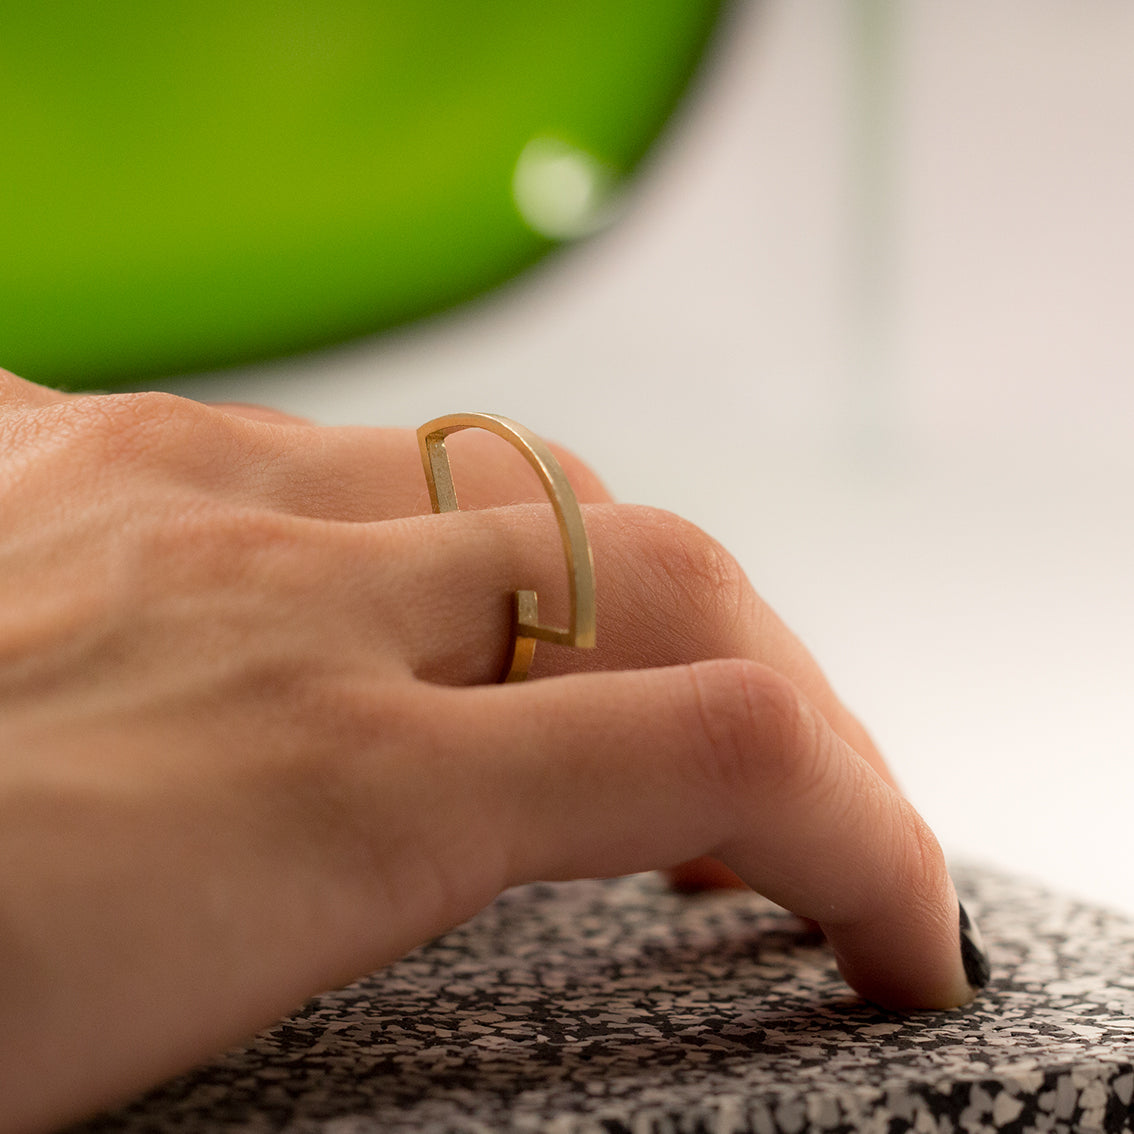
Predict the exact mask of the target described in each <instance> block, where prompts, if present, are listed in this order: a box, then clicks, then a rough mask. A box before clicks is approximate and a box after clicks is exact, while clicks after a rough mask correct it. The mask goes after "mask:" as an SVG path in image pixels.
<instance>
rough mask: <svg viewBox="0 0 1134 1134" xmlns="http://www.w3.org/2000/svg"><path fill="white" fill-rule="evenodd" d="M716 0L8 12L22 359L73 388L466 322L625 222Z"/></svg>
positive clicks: (36, 1) (15, 5)
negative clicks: (471, 308)
mask: <svg viewBox="0 0 1134 1134" xmlns="http://www.w3.org/2000/svg"><path fill="white" fill-rule="evenodd" d="M720 8H721V4H719V3H716V2H703V0H573V2H569V3H559V4H548V3H536V2H535V0H527V2H515V0H510V2H503V0H492V2H484V0H481V2H467V0H451V2H441V0H435V2H426V0H419V2H414V0H400V2H396V3H395V2H390V3H377V2H375V3H363V2H357V0H356V2H354V3H344V2H337V0H274V2H272V0H247V2H242V3H232V2H231V0H225V2H223V3H221V2H219V0H160V2H158V3H154V2H153V0H147V2H141V0H135V2H124V0H117V2H115V0H106V2H102V3H96V2H94V0H7V2H6V3H5V4H4V5H3V6H2V8H0V76H2V77H3V81H2V88H0V89H2V94H0V152H2V153H3V155H4V164H5V170H4V174H3V177H2V179H0V366H4V367H7V368H8V369H11V370H14V371H15V372H16V373H19V374H22V375H23V376H24V377H27V378H31V379H34V380H37V381H41V382H45V383H49V384H53V385H60V386H67V387H71V388H80V387H90V386H107V385H112V384H114V383H116V382H125V381H140V380H143V379H148V378H151V377H154V376H159V375H164V374H172V373H176V372H185V371H189V370H205V369H211V368H215V367H221V366H226V365H232V364H236V363H241V362H247V361H251V360H254V359H258V358H266V357H270V356H274V355H280V354H285V353H290V352H293V351H298V350H305V349H310V348H313V347H317V346H320V345H324V344H328V343H332V342H337V341H341V340H343V339H347V338H351V337H353V336H357V335H362V334H367V333H370V332H373V331H376V330H379V329H381V328H383V327H388V326H391V325H393V324H397V323H400V322H403V321H405V320H407V319H411V318H414V317H417V316H420V315H423V314H426V313H428V312H431V311H436V310H438V309H441V308H444V307H448V306H450V305H452V304H454V303H457V302H459V301H461V300H463V299H466V298H468V297H470V296H472V295H474V294H476V293H478V292H481V291H483V290H485V289H486V288H488V287H491V286H492V285H494V284H497V283H499V282H501V281H502V280H505V279H507V278H509V277H511V276H513V275H515V274H516V273H517V272H518V271H520V270H521V269H523V268H524V267H526V266H527V265H529V264H531V263H532V262H534V261H535V260H536V259H538V258H539V257H540V256H541V255H543V254H544V253H546V252H547V251H549V250H550V249H551V248H553V247H555V246H556V245H557V244H560V243H562V242H563V241H565V240H570V239H572V238H574V237H576V236H580V235H585V234H586V233H587V232H588V231H591V230H593V229H594V228H596V227H599V226H600V225H601V223H602V221H603V220H604V217H605V215H606V212H607V211H608V210H609V209H610V207H611V203H612V201H613V199H614V198H615V197H616V195H617V188H618V185H619V183H620V182H622V181H623V180H624V179H625V178H626V176H627V175H628V174H629V173H630V172H631V171H632V169H633V168H634V166H635V164H636V163H637V162H638V161H639V160H640V159H641V157H642V156H643V154H644V153H645V152H646V150H647V148H648V147H649V145H650V143H651V141H653V139H654V138H655V137H656V135H657V133H658V131H659V130H660V128H661V127H662V125H663V124H664V122H665V120H666V118H667V117H668V116H669V114H670V112H671V111H672V110H673V108H674V106H675V104H676V103H677V101H678V99H679V97H680V96H681V94H682V92H683V90H684V88H685V86H686V83H687V81H688V79H689V77H690V75H691V73H692V72H693V70H694V68H695V66H696V64H697V62H698V60H699V58H700V57H701V55H702V53H703V50H704V48H705V45H706V42H707V40H708V37H709V34H710V32H711V30H712V27H713V25H714V23H715V21H716V19H717V17H718V15H719V10H720Z"/></svg>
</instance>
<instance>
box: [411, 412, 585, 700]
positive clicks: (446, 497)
mask: <svg viewBox="0 0 1134 1134" xmlns="http://www.w3.org/2000/svg"><path fill="white" fill-rule="evenodd" d="M462 429H484V430H487V431H488V432H489V433H492V434H495V435H496V436H497V437H500V438H503V440H505V441H507V442H508V444H510V445H511V446H512V447H513V448H514V449H516V450H518V451H519V452H520V453H522V454H523V456H524V457H525V458H526V459H527V462H528V464H529V465H531V466H532V468H533V469H535V471H536V474H537V475H538V476H539V479H540V482H541V483H542V484H543V487H544V490H545V491H546V492H547V495H548V499H549V500H550V501H551V505H552V507H553V508H554V510H555V520H556V523H557V524H558V525H559V534H560V536H561V537H562V540H563V553H564V555H565V556H566V559H567V590H568V595H569V598H570V603H571V608H570V609H571V614H570V625H569V626H568V627H567V629H561V628H560V627H558V626H545V625H543V624H542V623H541V622H540V621H539V605H538V600H537V597H536V592H535V591H528V590H519V591H516V593H515V595H514V597H513V622H512V652H511V658H510V660H509V663H508V668H507V670H506V671H505V673H504V676H503V678H502V679H501V680H502V681H523V680H524V678H525V677H527V675H528V670H529V668H530V667H531V664H532V657H533V655H534V654H535V647H536V642H537V641H543V642H554V643H556V644H557V645H560V646H574V647H575V648H577V649H591V648H593V647H594V644H595V569H594V559H593V556H592V554H591V543H590V540H589V539H588V538H587V529H586V527H585V526H584V525H583V514H582V512H581V511H580V510H579V502H578V500H576V498H575V493H574V491H573V490H572V488H571V485H570V483H569V482H568V480H567V475H566V474H565V473H564V472H563V468H562V466H561V465H560V464H559V462H558V461H557V460H556V459H555V456H554V454H553V453H552V452H551V450H550V449H549V448H548V446H547V443H546V442H545V441H543V439H542V438H540V437H538V436H536V434H534V433H532V432H531V430H529V429H525V428H524V427H523V426H522V425H520V424H518V423H517V422H515V421H510V420H509V419H508V418H506V417H499V416H497V415H496V414H491V413H451V414H447V415H446V416H444V417H438V418H434V419H433V420H432V421H428V422H426V423H425V424H424V425H423V426H422V427H421V428H420V429H419V430H418V431H417V441H418V447H419V448H420V450H421V462H422V465H423V466H424V469H425V479H426V482H427V483H428V485H429V501H430V504H431V505H432V506H433V511H434V512H456V511H458V504H457V493H456V489H455V488H454V487H453V474H452V471H451V470H450V468H449V455H448V454H447V453H446V452H445V438H446V437H448V436H449V434H450V433H457V432H459V431H460V430H462Z"/></svg>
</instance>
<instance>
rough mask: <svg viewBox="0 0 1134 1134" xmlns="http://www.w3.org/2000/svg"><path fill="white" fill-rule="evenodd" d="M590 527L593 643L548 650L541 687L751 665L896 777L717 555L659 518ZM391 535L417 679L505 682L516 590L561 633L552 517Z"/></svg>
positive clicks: (401, 623) (389, 551)
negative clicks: (775, 677) (796, 694)
mask: <svg viewBox="0 0 1134 1134" xmlns="http://www.w3.org/2000/svg"><path fill="white" fill-rule="evenodd" d="M585 516H586V524H587V531H588V534H589V537H590V541H591V545H592V548H593V552H594V563H595V576H596V586H597V598H598V615H597V617H598V645H597V647H596V649H594V650H571V649H564V648H562V647H557V646H550V645H548V646H544V645H541V646H540V647H538V648H537V650H536V654H535V665H534V667H533V676H540V675H549V674H558V673H563V672H565V671H568V670H572V669H574V670H621V669H641V668H646V667H656V666H669V665H680V664H685V663H689V662H697V661H704V660H708V659H713V658H746V659H749V660H752V661H757V662H760V663H762V664H764V665H767V666H770V667H771V668H772V669H774V670H777V671H778V672H780V673H781V674H783V675H784V676H785V677H786V678H787V679H788V680H789V681H791V682H792V683H793V684H794V685H796V686H798V687H799V689H800V690H801V691H802V692H803V694H804V696H806V697H807V698H808V699H809V700H810V701H811V702H812V703H813V704H814V705H815V706H816V707H817V708H818V709H819V711H820V712H821V713H822V714H823V715H824V716H825V717H826V719H827V721H828V723H829V724H830V725H831V726H832V727H833V728H834V729H835V731H836V732H837V733H838V734H839V735H840V736H841V737H842V738H843V739H844V740H845V741H846V742H847V743H848V744H849V745H850V746H851V747H852V748H854V749H855V750H856V751H858V752H859V753H860V754H861V755H862V756H864V757H865V758H866V759H867V760H868V761H869V762H870V763H871V764H872V765H873V766H874V768H875V770H876V771H877V772H878V773H879V774H880V775H881V776H882V777H883V778H885V779H887V780H889V779H890V772H889V770H888V769H887V768H886V764H885V761H884V760H883V759H882V757H881V755H880V753H879V752H878V750H877V748H876V747H875V745H874V743H873V741H872V740H871V738H870V736H869V734H868V733H867V732H866V730H865V729H864V728H863V727H862V725H861V724H860V723H859V722H858V720H857V719H856V718H855V717H854V716H853V714H851V713H850V712H849V711H848V710H847V708H846V707H845V706H844V705H843V704H842V702H841V701H840V700H839V698H838V697H837V696H836V695H835V693H834V691H833V690H832V688H831V686H830V684H829V683H828V682H827V679H826V678H825V676H824V675H823V672H822V671H821V670H820V668H819V666H818V665H817V664H816V663H815V661H814V659H813V658H812V657H811V655H810V653H809V652H808V651H807V649H806V648H805V647H804V646H803V644H802V643H801V642H800V641H799V639H798V638H797V637H796V636H795V635H794V634H793V633H792V632H791V631H790V630H789V629H788V628H787V627H786V626H785V625H784V623H783V622H782V621H781V620H780V619H779V618H778V617H777V616H776V614H775V612H774V611H773V610H772V609H771V608H770V607H769V606H768V604H767V603H765V602H764V601H763V600H762V599H761V598H760V596H759V595H758V594H757V593H756V591H755V590H754V589H753V587H752V585H751V583H750V582H749V581H748V579H747V577H746V576H745V574H744V572H743V570H742V569H741V568H740V566H739V565H738V564H737V562H736V560H735V559H733V558H732V556H730V555H729V554H728V553H727V552H726V551H724V549H723V548H721V547H720V545H719V544H717V543H716V542H715V541H714V540H712V539H711V538H710V537H708V536H707V535H705V533H704V532H702V531H700V530H699V529H698V528H696V527H695V526H694V525H692V524H689V523H688V522H686V521H684V520H681V519H679V518H678V517H676V516H673V515H671V514H669V513H666V512H660V511H658V510H656V509H650V508H639V507H628V506H624V505H623V506H615V505H596V506H592V507H588V508H587V509H585ZM387 534H388V535H389V539H390V542H389V543H387V544H386V550H385V552H384V558H385V561H386V562H387V563H389V564H390V566H391V569H392V570H398V569H400V570H402V571H404V572H405V574H406V581H405V585H404V586H402V587H400V588H396V590H397V591H399V592H401V593H407V592H409V591H411V590H416V592H417V593H418V595H420V596H421V599H422V601H421V603H420V604H418V605H414V606H413V607H412V609H411V610H410V611H404V610H403V611H400V612H399V611H393V610H391V611H388V612H384V620H385V624H386V625H387V626H388V627H389V628H390V630H391V632H392V633H394V634H395V635H399V636H400V648H401V651H402V654H403V656H404V657H405V658H406V661H407V664H408V665H409V666H410V668H411V669H412V670H413V671H414V672H415V673H416V674H417V675H418V676H420V677H422V678H424V679H426V680H429V681H434V682H442V683H447V684H479V683H486V682H491V681H495V680H497V679H498V676H499V674H501V673H502V672H503V671H504V667H505V664H506V661H507V655H508V652H509V649H510V639H511V631H512V621H513V617H514V616H513V613H512V606H511V596H512V594H513V592H514V591H516V590H517V589H521V588H525V589H534V590H536V591H537V592H538V594H539V601H540V614H541V619H543V618H545V617H546V619H547V620H548V621H551V622H555V623H557V624H558V625H565V624H566V621H567V615H568V611H567V602H566V584H565V574H566V571H565V567H564V562H563V550H562V546H561V543H560V539H559V535H558V533H557V531H556V529H555V526H554V523H553V522H552V520H551V516H550V509H548V508H537V507H526V508H511V509H505V510H496V511H491V512H483V513H479V514H477V515H473V516H467V515H449V516H437V517H430V518H428V519H426V520H420V521H416V522H410V523H407V524H405V525H403V526H402V527H401V528H400V529H398V530H397V531H396V532H391V533H387ZM399 565H400V566H399ZM411 578H412V579H413V581H414V582H415V583H416V588H411V587H410V585H409V584H410V579H411ZM545 610H546V616H545V613H544V612H545Z"/></svg>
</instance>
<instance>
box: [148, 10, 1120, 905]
mask: <svg viewBox="0 0 1134 1134" xmlns="http://www.w3.org/2000/svg"><path fill="white" fill-rule="evenodd" d="M1132 376H1134V5H1131V4H1129V3H1127V2H1125V0H1076V2H1072V0H950V2H949V3H932V2H930V0H924V2H916V3H915V2H911V3H908V4H899V3H892V2H890V3H878V2H872V0H855V2H851V0H768V2H766V3H761V4H758V5H757V4H753V5H752V6H750V7H744V6H742V7H741V9H740V11H739V12H738V13H737V14H736V15H735V16H734V18H733V22H732V24H731V26H730V28H729V29H728V34H727V35H726V36H725V37H724V40H723V42H722V45H721V50H720V51H719V52H718V54H717V57H716V58H715V60H714V63H713V66H712V67H711V68H710V70H709V72H708V73H707V74H706V75H705V76H704V78H703V79H702V81H701V82H700V83H699V85H698V88H697V96H696V97H695V98H694V99H693V100H692V102H691V103H690V104H689V105H688V106H687V107H686V108H685V111H684V112H683V114H682V115H681V116H680V118H679V120H678V121H677V122H676V123H675V124H674V126H673V129H672V130H671V132H670V134H669V136H668V138H667V142H666V144H665V145H664V146H663V147H662V148H661V150H660V151H659V152H658V153H657V154H656V156H655V158H654V159H653V160H652V162H651V163H650V164H649V166H648V168H647V169H646V170H645V172H644V176H643V177H642V178H641V180H640V181H639V182H638V184H637V185H636V186H635V189H634V192H633V194H632V197H631V200H630V201H629V207H628V209H627V210H626V213H625V215H624V216H623V217H622V219H621V220H620V222H619V223H618V224H617V225H615V226H614V227H613V228H612V229H611V230H609V231H607V232H606V233H604V234H602V235H601V236H600V237H598V238H596V239H594V240H592V241H590V242H589V243H587V244H585V245H583V246H581V247H579V248H576V249H574V250H572V251H571V252H570V253H568V254H567V255H565V256H562V257H560V258H558V259H556V260H554V261H553V262H551V263H549V264H547V265H545V266H544V267H542V268H540V269H538V270H537V271H536V272H534V273H533V274H530V275H529V276H527V277H526V278H524V279H522V280H521V281H519V282H518V283H517V284H515V285H512V286H510V287H508V288H506V289H504V290H503V291H502V292H500V293H498V294H497V295H496V296H494V297H492V298H490V299H489V300H486V301H481V302H479V303H475V304H472V305H470V306H469V307H467V308H465V309H463V310H462V311H459V312H457V313H454V314H450V315H447V316H444V317H441V318H439V319H436V320H433V321H431V322H429V323H428V324H424V325H422V326H419V327H417V328H413V329H410V330H407V331H402V332H399V333H397V334H394V335H390V336H385V337H382V338H378V339H375V340H373V341H369V342H364V343H356V344H352V345H349V346H346V347H343V348H341V349H338V350H335V351H330V352H327V353H324V354H321V355H319V356H314V357H307V358H302V359H293V360H289V361H285V362H280V363H274V364H271V365H265V366H262V367H256V368H250V369H246V370H241V371H236V372H230V373H227V374H223V375H219V376H209V377H208V378H204V377H201V378H197V377H191V378H181V379H176V380H170V381H169V383H167V386H168V388H170V389H174V390H176V391H178V392H181V393H185V394H188V395H190V396H195V397H202V398H207V399H210V400H218V399H225V398H232V399H237V400H251V401H261V402H266V403H270V404H275V405H278V406H280V407H282V408H285V409H289V410H291V411H293V412H296V413H300V414H305V415H308V416H310V417H313V418H315V419H317V420H319V421H322V422H327V423H340V422H359V423H374V424H396V425H405V426H414V427H415V426H417V425H418V424H420V423H421V422H423V421H425V420H427V419H429V418H431V417H433V416H436V415H438V414H441V413H446V412H451V411H455V410H465V409H476V410H488V411H492V412H497V413H503V414H506V415H508V416H511V417H514V418H516V419H518V420H520V421H522V422H524V423H525V424H526V425H528V426H529V427H531V428H533V429H535V430H536V431H537V432H540V433H542V434H544V435H545V436H548V437H550V438H553V439H555V440H558V441H561V442H563V443H565V444H567V445H569V446H570V447H572V448H574V449H575V450H576V451H577V452H579V453H581V454H582V455H583V456H584V457H586V458H587V459H589V460H590V461H591V462H593V463H594V465H595V466H596V467H597V468H598V469H599V470H600V471H601V472H602V473H603V474H604V476H605V478H606V480H607V482H608V484H609V485H610V487H611V488H612V489H613V490H614V491H615V492H616V494H617V495H619V496H620V497H622V498H624V499H628V500H634V501H640V502H644V503H650V504H655V505H660V506H663V507H667V508H671V509H673V510H675V511H678V512H680V513H682V514H684V515H686V516H688V517H689V518H691V519H693V520H695V521H696V522H698V523H700V524H701V525H702V526H703V527H704V528H706V529H707V530H708V531H710V532H711V533H712V534H713V535H715V536H717V537H718V538H719V539H721V540H722V541H723V542H724V543H725V544H726V545H727V546H728V547H729V548H730V549H731V550H732V551H733V552H734V553H735V554H736V555H737V556H738V558H739V559H740V561H741V562H742V564H743V565H744V566H745V568H746V570H747V571H748V573H749V575H750V577H751V578H752V580H753V582H754V583H755V585H756V586H757V588H758V589H759V590H760V591H761V592H762V593H763V594H764V596H765V597H766V598H767V599H768V600H769V601H770V602H771V603H772V604H773V605H774V606H775V607H776V608H777V609H778V610H779V611H780V613H781V614H782V615H783V616H784V617H785V619H786V620H787V621H788V622H789V624H791V625H792V626H794V627H795V628H796V630H797V631H798V632H799V633H800V634H801V635H802V637H803V638H804V639H805V641H806V642H807V643H808V644H809V645H810V646H811V648H812V649H813V651H814V652H815V653H816V655H817V656H818V657H819V659H820V661H821V662H822V663H823V664H824V666H825V668H826V669H827V671H828V673H829V674H830V676H831V678H832V680H833V682H834V684H835V685H836V688H838V689H839V691H840V692H841V693H842V694H843V696H844V698H845V699H846V700H847V701H848V703H849V704H851V706H852V707H853V708H854V709H855V710H856V711H857V712H858V713H859V714H860V715H861V716H862V717H863V718H864V720H865V721H866V722H867V723H868V725H869V726H870V727H871V728H872V730H873V731H874V733H875V735H876V737H877V738H878V740H879V741H880V743H881V745H882V747H883V749H884V751H885V752H886V753H887V755H888V757H889V759H890V761H891V763H892V764H893V766H894V767H895V769H896V771H897V773H898V776H899V778H900V779H901V781H902V782H903V784H904V786H905V788H906V790H907V792H908V793H909V794H910V796H911V797H912V798H913V800H914V802H915V803H916V804H917V805H918V806H919V807H920V809H921V810H922V812H923V813H924V814H925V815H926V816H927V818H928V819H929V820H930V822H931V824H932V825H933V826H934V828H935V830H936V831H937V832H938V834H939V835H940V837H941V838H942V840H943V842H944V843H945V845H946V847H947V848H948V849H949V850H950V852H951V853H952V854H953V855H954V856H956V857H958V858H964V859H967V860H974V859H975V860H978V861H985V862H989V863H991V864H994V865H998V866H1002V867H1006V868H1008V869H1011V870H1015V871H1017V872H1020V873H1023V874H1026V875H1029V876H1033V877H1037V878H1039V879H1041V880H1044V881H1046V882H1048V883H1050V884H1052V885H1053V886H1056V887H1058V888H1061V889H1065V890H1071V891H1073V892H1077V893H1079V894H1081V895H1083V896H1085V897H1088V898H1093V899H1097V900H1100V901H1102V902H1105V903H1107V904H1110V905H1112V906H1117V907H1121V908H1124V909H1126V910H1128V911H1130V912H1131V913H1134V871H1131V869H1130V866H1129V862H1130V857H1131V856H1130V853H1129V850H1128V846H1129V843H1130V841H1131V834H1130V828H1131V823H1130V816H1131V812H1132V811H1134V741H1132V739H1131V718H1132V716H1134V713H1132V707H1134V645H1132V643H1134V507H1132V503H1131V496H1132V491H1131V490H1132V487H1134V444H1131V441H1132V440H1134V381H1132ZM600 585H601V580H600Z"/></svg>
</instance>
